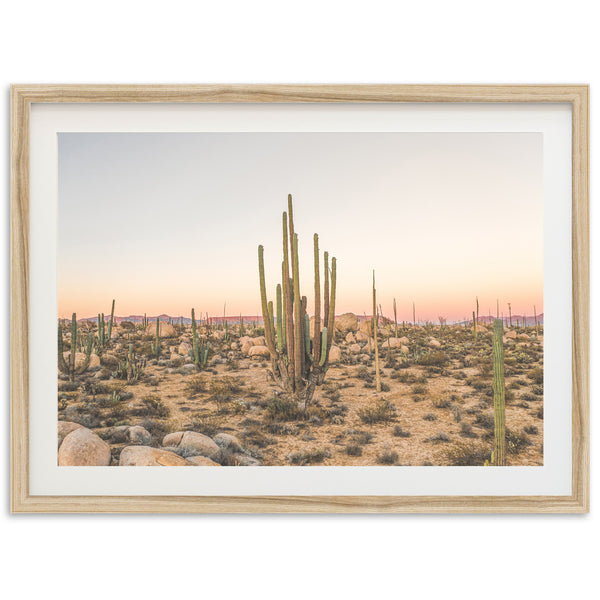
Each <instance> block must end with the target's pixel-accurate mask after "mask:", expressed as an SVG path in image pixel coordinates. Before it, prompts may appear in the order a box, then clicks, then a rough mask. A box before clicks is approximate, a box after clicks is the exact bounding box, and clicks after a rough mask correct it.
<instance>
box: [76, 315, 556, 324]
mask: <svg viewBox="0 0 600 600" xmlns="http://www.w3.org/2000/svg"><path fill="white" fill-rule="evenodd" d="M357 316H358V321H359V322H362V321H365V320H367V319H371V315H357ZM146 318H147V319H148V321H149V322H154V323H156V319H157V318H158V320H159V321H163V322H166V323H173V324H178V323H183V324H184V325H191V323H192V319H191V318H190V317H183V316H179V317H173V316H171V315H166V314H162V315H158V317H157V316H156V315H154V316H147V317H146ZM209 319H210V322H211V323H212V324H215V325H216V324H219V323H223V322H224V321H227V323H230V324H232V325H233V324H238V323H239V322H240V319H243V320H244V323H245V324H249V323H253V322H254V323H256V324H257V325H262V322H263V319H262V316H258V315H241V316H240V315H237V316H235V317H228V316H225V317H212V316H209ZM494 319H495V317H493V316H489V315H486V316H480V317H479V321H478V322H479V323H484V324H488V325H489V324H491V323H493V322H494ZM77 320H78V321H94V322H95V321H97V320H98V317H97V316H95V317H85V318H83V319H77ZM104 320H105V321H109V320H110V315H106V314H105V315H104ZM205 320H206V315H198V317H197V319H196V321H197V322H198V323H204V321H205ZM504 320H505V322H508V317H506V316H505V317H504ZM114 321H115V323H121V322H122V321H129V322H131V323H142V322H143V321H144V315H129V316H127V317H118V316H116V315H115V317H114ZM517 321H518V322H519V325H522V323H523V315H513V316H512V323H513V325H516V324H517ZM398 322H399V323H402V321H401V320H398ZM411 322H412V321H405V323H407V324H410V323H411ZM429 322H430V323H433V324H434V325H439V321H437V320H436V321H429ZM537 322H538V324H539V325H543V324H544V313H541V314H539V315H537ZM424 323H425V321H417V324H418V325H423V324H424ZM447 323H448V325H453V324H454V325H469V324H472V323H473V320H472V319H467V320H466V321H465V320H463V321H450V320H448V321H447ZM525 325H526V326H527V327H533V326H535V321H534V319H533V316H529V315H527V316H525Z"/></svg>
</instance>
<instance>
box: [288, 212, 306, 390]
mask: <svg viewBox="0 0 600 600" xmlns="http://www.w3.org/2000/svg"><path fill="white" fill-rule="evenodd" d="M290 208H291V203H290ZM292 229H293V226H292V223H291V213H290V231H292ZM292 267H293V269H292V281H293V286H292V287H293V289H294V376H295V378H296V387H297V388H300V387H301V386H302V376H303V371H304V369H303V366H304V353H303V351H302V344H303V338H304V332H303V327H302V305H301V304H300V285H299V281H300V274H299V269H298V234H296V233H295V234H294V237H293V238H292Z"/></svg>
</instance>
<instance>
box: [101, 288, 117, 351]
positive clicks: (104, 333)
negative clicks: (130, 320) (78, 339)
mask: <svg viewBox="0 0 600 600" xmlns="http://www.w3.org/2000/svg"><path fill="white" fill-rule="evenodd" d="M114 318H115V301H114V299H113V301H112V307H111V309H110V321H109V322H108V328H107V327H106V319H105V318H104V313H98V350H99V351H100V352H101V351H102V350H104V348H105V346H106V345H107V344H108V342H109V341H110V338H111V336H112V328H113V322H114Z"/></svg>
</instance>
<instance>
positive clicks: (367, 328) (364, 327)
mask: <svg viewBox="0 0 600 600" xmlns="http://www.w3.org/2000/svg"><path fill="white" fill-rule="evenodd" d="M358 331H360V333H364V334H365V335H366V336H368V337H371V336H372V335H373V324H372V323H371V319H367V320H366V321H363V322H362V323H361V324H360V327H359V328H358Z"/></svg>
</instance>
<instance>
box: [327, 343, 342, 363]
mask: <svg viewBox="0 0 600 600" xmlns="http://www.w3.org/2000/svg"><path fill="white" fill-rule="evenodd" d="M340 360H342V351H341V350H340V348H339V347H338V346H331V348H330V349H329V362H330V363H337V362H340Z"/></svg>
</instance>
